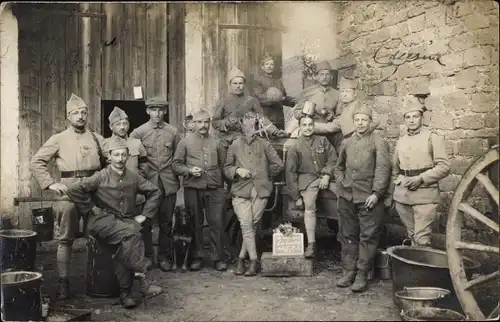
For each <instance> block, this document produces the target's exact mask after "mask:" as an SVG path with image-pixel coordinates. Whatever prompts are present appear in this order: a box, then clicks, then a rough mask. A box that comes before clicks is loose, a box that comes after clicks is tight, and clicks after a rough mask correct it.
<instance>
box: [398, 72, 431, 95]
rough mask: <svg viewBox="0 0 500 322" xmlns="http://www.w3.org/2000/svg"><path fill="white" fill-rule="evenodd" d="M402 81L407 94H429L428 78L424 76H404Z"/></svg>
mask: <svg viewBox="0 0 500 322" xmlns="http://www.w3.org/2000/svg"><path fill="white" fill-rule="evenodd" d="M404 83H405V85H406V88H407V92H408V94H429V78H428V77H426V76H418V77H412V78H406V79H405V80H404Z"/></svg>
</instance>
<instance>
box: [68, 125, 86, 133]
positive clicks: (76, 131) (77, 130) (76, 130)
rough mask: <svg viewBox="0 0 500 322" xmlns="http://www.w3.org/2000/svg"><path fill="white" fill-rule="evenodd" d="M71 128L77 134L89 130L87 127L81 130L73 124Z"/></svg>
mask: <svg viewBox="0 0 500 322" xmlns="http://www.w3.org/2000/svg"><path fill="white" fill-rule="evenodd" d="M71 129H72V130H73V132H75V133H76V134H83V133H85V132H87V128H86V127H84V128H83V130H80V129H77V128H76V127H73V126H71Z"/></svg>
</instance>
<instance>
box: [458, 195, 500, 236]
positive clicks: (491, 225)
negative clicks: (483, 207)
mask: <svg viewBox="0 0 500 322" xmlns="http://www.w3.org/2000/svg"><path fill="white" fill-rule="evenodd" d="M458 209H459V210H461V211H463V212H465V213H466V214H468V215H469V216H471V217H472V218H474V219H476V220H478V221H480V222H482V223H483V224H485V225H486V226H488V227H489V228H490V229H492V230H493V231H495V232H496V233H497V234H498V233H499V228H498V224H497V223H496V222H494V221H493V220H491V219H490V218H488V217H486V216H485V215H483V214H482V213H480V212H479V211H478V210H477V209H475V208H473V207H472V206H471V205H469V204H468V203H466V202H462V203H460V205H459V206H458Z"/></svg>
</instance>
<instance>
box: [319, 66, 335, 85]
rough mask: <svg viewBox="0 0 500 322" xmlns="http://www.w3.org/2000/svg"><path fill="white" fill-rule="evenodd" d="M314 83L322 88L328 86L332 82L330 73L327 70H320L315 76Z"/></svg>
mask: <svg viewBox="0 0 500 322" xmlns="http://www.w3.org/2000/svg"><path fill="white" fill-rule="evenodd" d="M316 81H317V82H318V83H319V84H320V85H322V86H328V85H330V82H331V81H332V73H331V71H329V70H327V69H322V70H320V71H319V72H318V74H317V75H316Z"/></svg>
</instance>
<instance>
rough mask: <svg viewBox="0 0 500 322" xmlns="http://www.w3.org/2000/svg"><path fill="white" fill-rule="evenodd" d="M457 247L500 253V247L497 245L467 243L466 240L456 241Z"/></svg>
mask: <svg viewBox="0 0 500 322" xmlns="http://www.w3.org/2000/svg"><path fill="white" fill-rule="evenodd" d="M455 248H456V249H469V250H475V251H478V252H485V253H493V254H499V253H500V249H499V248H498V247H495V246H488V245H483V244H473V243H466V242H462V241H457V242H455Z"/></svg>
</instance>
